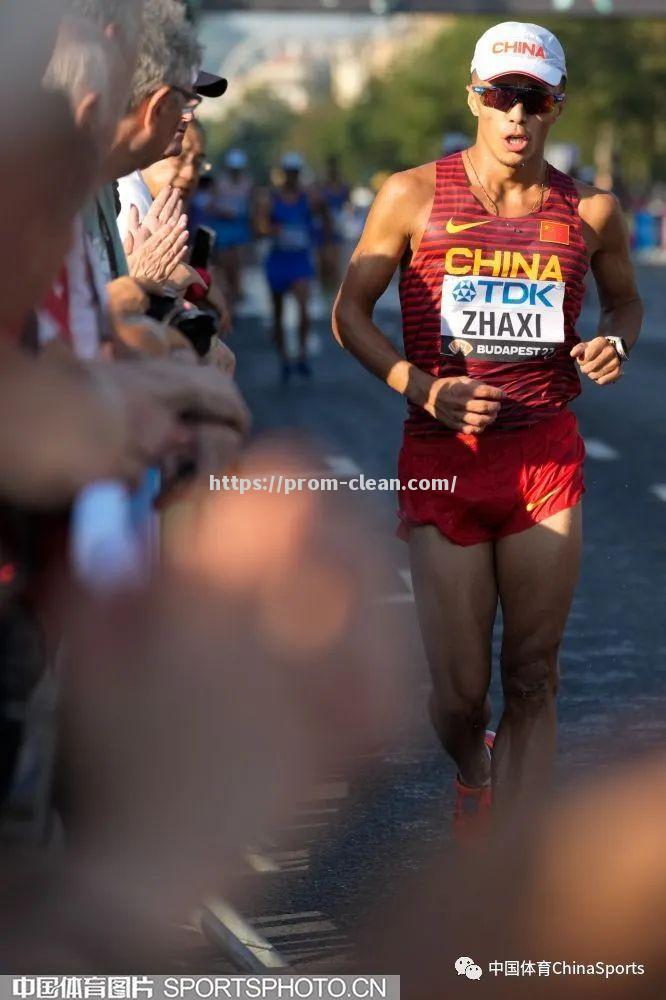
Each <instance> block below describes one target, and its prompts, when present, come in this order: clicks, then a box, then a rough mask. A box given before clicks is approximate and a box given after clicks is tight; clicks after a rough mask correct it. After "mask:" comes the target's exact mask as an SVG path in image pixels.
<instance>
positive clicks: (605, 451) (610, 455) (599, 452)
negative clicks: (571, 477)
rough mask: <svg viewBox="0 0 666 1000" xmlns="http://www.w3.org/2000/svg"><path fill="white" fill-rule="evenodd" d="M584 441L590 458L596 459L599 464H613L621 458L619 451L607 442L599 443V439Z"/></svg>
mask: <svg viewBox="0 0 666 1000" xmlns="http://www.w3.org/2000/svg"><path fill="white" fill-rule="evenodd" d="M584 441H585V452H586V454H587V457H588V458H595V459H597V461H599V462H613V461H614V460H615V459H617V458H619V457H620V453H619V451H616V449H615V448H612V447H611V446H610V445H609V444H606V442H605V441H599V440H598V438H585V439H584Z"/></svg>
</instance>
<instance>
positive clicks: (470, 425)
mask: <svg viewBox="0 0 666 1000" xmlns="http://www.w3.org/2000/svg"><path fill="white" fill-rule="evenodd" d="M503 396H504V393H503V392H502V390H501V389H496V388H494V387H493V386H491V385H484V383H483V382H479V381H477V380H476V379H473V378H468V377H467V376H466V375H463V376H462V377H461V378H439V379H434V380H433V382H432V384H431V385H430V388H429V391H428V395H427V399H426V402H425V403H424V404H423V409H424V410H425V411H426V413H429V414H430V416H431V417H434V418H435V419H436V420H439V422H440V423H442V424H445V425H446V426H447V427H450V428H451V429H452V430H454V431H460V432H462V433H463V434H482V433H483V431H484V430H485V429H486V427H489V426H490V424H492V423H493V422H494V421H495V420H496V419H497V414H498V413H499V409H500V406H501V402H502V397H503Z"/></svg>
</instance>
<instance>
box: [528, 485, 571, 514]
mask: <svg viewBox="0 0 666 1000" xmlns="http://www.w3.org/2000/svg"><path fill="white" fill-rule="evenodd" d="M561 489H562V487H561V486H556V487H555V489H554V490H551V491H550V493H546V495H545V497H541V498H540V499H539V500H535V501H534V503H528V504H527V505H526V507H525V510H526V511H528V512H529V511H532V510H534V508H535V507H540V506H541V504H542V503H545V502H546V500H550V498H551V497H553V496H555V494H556V493H559V491H560V490H561Z"/></svg>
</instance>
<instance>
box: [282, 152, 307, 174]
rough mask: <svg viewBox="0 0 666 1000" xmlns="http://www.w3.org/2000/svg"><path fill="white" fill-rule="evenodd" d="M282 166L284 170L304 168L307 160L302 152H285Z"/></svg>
mask: <svg viewBox="0 0 666 1000" xmlns="http://www.w3.org/2000/svg"><path fill="white" fill-rule="evenodd" d="M281 166H282V169H283V170H302V169H303V167H304V166H305V161H304V159H303V157H302V156H301V154H300V153H295V152H290V153H284V155H283V157H282V160H281Z"/></svg>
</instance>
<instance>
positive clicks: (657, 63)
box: [215, 16, 666, 187]
mask: <svg viewBox="0 0 666 1000" xmlns="http://www.w3.org/2000/svg"><path fill="white" fill-rule="evenodd" d="M496 22H497V17H484V16H464V17H460V18H458V19H457V20H455V21H453V22H452V23H451V24H450V25H448V26H447V27H446V28H444V29H443V31H442V32H441V34H440V35H439V36H438V37H436V38H435V40H434V41H431V42H428V43H426V44H424V47H423V49H422V50H420V51H419V52H418V53H417V54H416V55H415V54H414V52H413V51H410V53H409V54H408V55H406V56H405V57H403V58H402V59H398V60H397V61H396V62H395V63H394V64H393V66H392V68H391V71H390V72H389V73H388V74H385V75H384V76H382V77H381V78H373V79H370V80H369V82H368V84H367V86H366V88H365V92H364V93H363V95H362V96H361V98H360V99H359V100H358V101H357V102H356V103H355V104H354V105H353V106H352V107H350V108H339V107H337V106H336V105H335V104H334V103H333V101H332V100H331V99H330V98H328V99H326V98H324V97H322V96H321V94H319V95H318V96H316V97H313V103H312V105H311V106H310V108H309V109H308V110H307V111H306V112H305V113H304V114H302V115H297V114H295V113H294V112H292V111H290V109H289V108H288V107H286V105H283V104H281V102H279V101H277V100H276V99H275V98H274V97H271V96H270V94H269V92H268V91H259V92H255V93H254V94H253V95H250V96H249V97H248V98H247V100H246V101H245V102H244V104H243V106H242V108H240V109H239V110H236V111H233V112H232V113H231V115H230V117H229V118H228V119H226V120H225V122H224V123H223V124H222V125H221V126H220V127H219V128H217V129H216V131H215V143H216V147H215V148H216V151H217V150H219V149H221V148H223V147H224V146H225V145H229V144H231V143H233V144H238V145H242V146H243V147H244V148H246V149H247V151H248V154H249V155H250V157H251V158H252V160H253V162H256V163H257V165H258V167H259V170H260V171H261V172H262V173H263V174H265V173H266V171H267V169H268V165H269V164H271V163H273V162H274V161H275V158H276V156H277V155H278V154H279V151H280V150H281V149H283V148H286V147H294V148H297V149H299V150H300V151H301V152H303V154H304V155H305V157H306V159H307V160H308V162H309V163H310V164H312V166H314V167H315V168H316V169H321V167H322V165H323V163H324V161H325V159H326V157H327V155H329V154H331V153H336V154H338V155H339V157H340V160H341V163H342V166H343V169H344V172H345V174H346V175H347V176H348V177H349V178H350V179H352V180H355V181H364V182H367V181H368V180H369V179H370V177H371V176H372V175H373V174H375V173H376V172H377V171H380V170H400V169H404V168H405V167H408V166H412V165H414V164H416V163H423V162H425V161H427V160H429V159H433V158H435V157H437V156H439V155H441V148H442V137H443V134H444V133H445V132H457V131H461V132H465V133H467V134H468V135H470V136H473V135H474V133H475V131H476V129H475V120H474V118H473V117H472V116H471V114H470V112H469V110H468V108H467V103H466V102H467V94H466V92H465V86H466V84H467V83H468V82H469V70H470V60H471V54H472V52H473V51H474V45H475V43H476V40H477V39H478V37H479V35H480V34H481V33H482V32H483V31H485V30H486V28H488V27H490V25H491V24H495V23H496ZM543 23H544V24H545V26H546V27H548V28H550V29H551V30H552V31H554V32H555V33H556V34H557V35H558V37H559V38H560V39H561V40H562V43H563V45H564V47H565V50H566V52H567V60H568V66H569V80H568V84H567V93H568V101H567V105H566V108H565V111H564V114H563V115H562V118H561V119H560V121H559V122H558V123H557V125H556V127H555V128H554V129H553V132H552V133H551V136H552V139H553V140H555V141H557V140H560V141H563V142H574V143H576V144H577V145H578V146H579V147H580V149H581V155H582V161H583V162H584V163H587V164H592V163H595V161H596V165H597V166H598V167H599V168H604V167H606V168H607V169H611V168H614V169H617V167H618V165H619V166H620V168H621V170H622V173H623V174H624V175H625V178H626V179H627V180H628V181H629V182H631V183H632V185H634V186H638V187H641V186H647V185H648V184H649V183H650V182H651V181H652V180H654V179H662V180H666V116H665V115H664V108H666V20H656V19H652V20H647V19H625V20H619V19H615V18H594V19H593V18H572V17H555V16H554V17H550V18H545V19H543Z"/></svg>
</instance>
